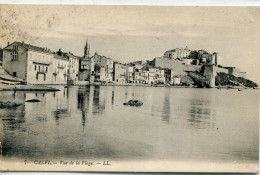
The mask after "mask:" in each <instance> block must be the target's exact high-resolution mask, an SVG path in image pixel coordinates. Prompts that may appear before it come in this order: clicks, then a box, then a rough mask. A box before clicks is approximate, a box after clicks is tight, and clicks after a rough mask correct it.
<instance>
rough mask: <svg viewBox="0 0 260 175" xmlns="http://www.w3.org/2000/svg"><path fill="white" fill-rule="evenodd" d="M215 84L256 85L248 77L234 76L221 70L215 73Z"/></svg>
mask: <svg viewBox="0 0 260 175" xmlns="http://www.w3.org/2000/svg"><path fill="white" fill-rule="evenodd" d="M215 85H216V86H227V85H230V86H245V87H251V88H253V87H258V85H257V84H256V83H255V82H253V81H251V80H248V79H245V78H241V77H235V76H234V75H229V74H226V73H223V72H220V73H217V76H216V77H215Z"/></svg>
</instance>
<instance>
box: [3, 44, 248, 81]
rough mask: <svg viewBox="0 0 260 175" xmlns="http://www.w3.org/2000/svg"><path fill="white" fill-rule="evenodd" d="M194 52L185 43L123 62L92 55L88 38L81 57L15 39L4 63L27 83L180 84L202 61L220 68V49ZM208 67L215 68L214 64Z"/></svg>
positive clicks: (5, 52) (233, 71) (231, 70)
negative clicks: (156, 54) (147, 58)
mask: <svg viewBox="0 0 260 175" xmlns="http://www.w3.org/2000/svg"><path fill="white" fill-rule="evenodd" d="M175 52H176V53H175ZM191 53H192V51H190V50H189V49H188V48H187V47H186V48H185V49H174V50H171V51H166V52H165V54H164V56H163V57H158V58H155V59H154V60H153V61H148V62H143V61H136V62H132V63H129V64H121V63H119V62H116V61H114V60H113V59H111V58H108V57H106V56H102V55H99V54H98V53H97V52H95V54H94V55H93V56H90V45H89V44H88V41H87V42H86V45H85V48H84V55H83V56H82V57H79V56H76V55H74V54H73V53H71V52H63V51H61V49H59V50H58V51H56V52H53V51H51V50H50V49H48V48H42V47H37V46H33V45H30V44H25V43H24V42H13V43H11V44H9V43H8V45H7V46H6V47H5V48H3V59H2V61H3V62H2V63H3V64H2V66H3V68H4V70H5V71H6V72H7V73H9V74H10V75H12V76H14V77H18V78H20V79H22V80H24V81H26V82H27V83H28V84H67V83H72V84H77V83H78V84H86V83H87V84H88V83H90V84H91V83H94V82H104V83H115V84H152V85H154V84H180V77H181V76H185V75H187V72H196V71H200V69H201V67H202V65H208V66H209V65H211V66H213V67H214V70H218V69H220V68H218V67H219V65H217V63H219V62H218V61H216V60H219V58H218V54H217V53H213V54H208V53H207V52H205V51H198V52H197V56H196V58H193V59H191V57H190V58H187V57H188V56H190V54H191ZM175 54H176V58H175V56H174V55H175ZM169 57H170V58H169ZM178 57H180V59H177V58H178ZM185 60H186V61H185ZM187 60H189V61H192V60H202V64H191V62H188V61H187ZM200 63H201V61H200ZM223 69H224V71H226V72H227V73H229V74H233V75H235V76H238V77H239V76H241V77H245V73H243V72H240V71H239V70H237V69H236V68H233V67H230V68H227V67H223ZM209 70H210V71H211V72H214V71H213V68H212V69H209ZM208 74H210V73H208ZM213 74H214V73H212V75H213Z"/></svg>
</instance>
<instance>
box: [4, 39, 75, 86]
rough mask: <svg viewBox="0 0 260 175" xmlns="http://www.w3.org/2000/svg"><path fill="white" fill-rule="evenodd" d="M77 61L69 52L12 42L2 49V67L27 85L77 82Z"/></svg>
mask: <svg viewBox="0 0 260 175" xmlns="http://www.w3.org/2000/svg"><path fill="white" fill-rule="evenodd" d="M79 60H80V58H79V57H77V56H74V55H73V54H72V53H70V52H68V53H63V52H61V50H59V51H57V52H52V51H50V50H49V49H47V48H41V47H37V46H33V45H30V44H25V43H24V42H13V43H12V44H9V43H8V45H7V46H6V47H5V48H4V49H3V65H2V67H3V69H4V70H5V71H6V72H7V73H9V74H10V75H12V76H14V77H18V78H20V79H22V80H24V81H26V82H27V83H28V84H67V82H68V81H75V80H77V76H78V70H79Z"/></svg>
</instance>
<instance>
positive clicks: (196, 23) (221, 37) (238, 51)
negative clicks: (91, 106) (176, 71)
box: [0, 5, 260, 84]
mask: <svg viewBox="0 0 260 175" xmlns="http://www.w3.org/2000/svg"><path fill="white" fill-rule="evenodd" d="M0 24H1V28H0V37H1V40H0V47H2V48H3V47H5V46H6V45H7V42H10V43H11V42H13V41H24V42H26V43H29V44H33V45H36V46H40V47H48V48H49V49H51V50H53V51H57V50H58V49H59V48H61V49H62V50H63V51H71V52H73V53H74V54H75V55H78V56H82V55H83V52H84V45H85V43H86V40H87V39H88V42H89V44H90V53H91V55H93V54H94V53H95V52H97V53H98V54H100V55H105V56H107V57H110V58H112V59H114V60H116V61H119V62H122V63H126V62H130V61H136V60H152V59H153V58H155V57H159V56H162V55H163V54H164V52H165V51H167V50H170V49H174V48H184V47H186V46H188V47H189V48H190V49H191V50H199V49H203V50H206V51H208V52H210V53H211V52H218V53H219V54H220V55H221V56H222V65H223V66H234V67H237V68H239V69H240V70H241V71H245V72H247V77H248V78H249V79H251V80H253V81H256V82H257V83H258V84H260V80H259V77H260V70H259V68H260V59H259V51H260V35H259V31H260V7H224V6H222V7H206V6H204V7H198V6H193V7H191V6H87V5H81V6H80V5H0Z"/></svg>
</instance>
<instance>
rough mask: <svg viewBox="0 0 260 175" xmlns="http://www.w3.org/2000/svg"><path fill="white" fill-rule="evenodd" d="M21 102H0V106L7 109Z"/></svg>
mask: <svg viewBox="0 0 260 175" xmlns="http://www.w3.org/2000/svg"><path fill="white" fill-rule="evenodd" d="M20 105H22V104H18V103H13V102H10V101H8V102H0V108H7V109H10V108H16V107H18V106H20Z"/></svg>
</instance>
